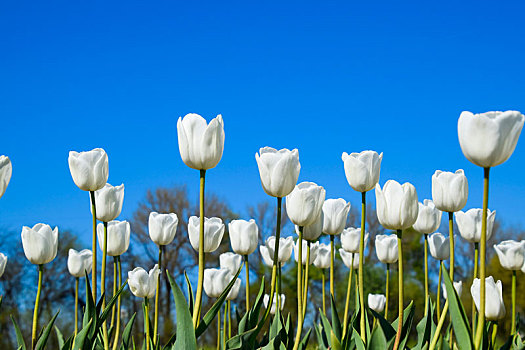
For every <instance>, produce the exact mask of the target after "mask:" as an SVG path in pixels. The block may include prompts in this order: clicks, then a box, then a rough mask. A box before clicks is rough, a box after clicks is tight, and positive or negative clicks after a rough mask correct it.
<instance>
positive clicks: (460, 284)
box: [441, 281, 463, 299]
mask: <svg viewBox="0 0 525 350" xmlns="http://www.w3.org/2000/svg"><path fill="white" fill-rule="evenodd" d="M453 285H454V289H455V290H456V293H458V296H459V297H461V292H463V282H461V281H458V282H454V283H453ZM441 288H443V298H445V299H447V287H446V286H445V283H442V284H441Z"/></svg>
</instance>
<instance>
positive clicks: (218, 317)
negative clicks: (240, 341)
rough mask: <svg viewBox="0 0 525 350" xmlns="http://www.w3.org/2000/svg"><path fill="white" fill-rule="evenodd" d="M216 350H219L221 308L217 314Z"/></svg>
mask: <svg viewBox="0 0 525 350" xmlns="http://www.w3.org/2000/svg"><path fill="white" fill-rule="evenodd" d="M217 350H221V308H219V312H218V313H217Z"/></svg>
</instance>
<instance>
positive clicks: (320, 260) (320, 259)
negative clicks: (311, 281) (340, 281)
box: [314, 243, 332, 314]
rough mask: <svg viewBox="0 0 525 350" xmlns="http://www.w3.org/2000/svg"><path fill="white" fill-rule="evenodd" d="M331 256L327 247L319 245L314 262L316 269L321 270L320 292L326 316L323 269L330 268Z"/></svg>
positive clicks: (322, 244)
mask: <svg viewBox="0 0 525 350" xmlns="http://www.w3.org/2000/svg"><path fill="white" fill-rule="evenodd" d="M331 258H332V256H331V248H330V246H329V245H327V244H324V243H319V247H318V248H317V256H316V258H315V260H314V266H315V267H317V268H318V269H321V272H322V274H321V281H322V287H321V288H322V291H323V313H324V314H326V303H325V283H326V281H325V280H326V276H325V269H327V268H329V267H330V263H331V261H332V259H331Z"/></svg>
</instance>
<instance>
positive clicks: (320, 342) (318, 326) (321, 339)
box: [314, 310, 329, 350]
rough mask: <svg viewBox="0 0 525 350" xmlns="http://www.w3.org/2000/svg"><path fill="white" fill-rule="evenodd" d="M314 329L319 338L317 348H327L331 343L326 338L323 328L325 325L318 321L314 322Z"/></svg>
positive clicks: (323, 349)
mask: <svg viewBox="0 0 525 350" xmlns="http://www.w3.org/2000/svg"><path fill="white" fill-rule="evenodd" d="M319 311H320V310H319ZM314 329H315V335H316V338H317V348H318V349H321V350H327V349H328V346H329V345H328V339H326V336H325V332H324V330H323V326H322V325H321V324H317V323H316V324H314Z"/></svg>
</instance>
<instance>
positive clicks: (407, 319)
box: [392, 300, 415, 349]
mask: <svg viewBox="0 0 525 350" xmlns="http://www.w3.org/2000/svg"><path fill="white" fill-rule="evenodd" d="M414 312H415V309H414V301H413V300H412V301H410V304H408V306H407V307H406V308H405V310H404V311H403V326H402V328H401V340H400V341H399V349H404V348H405V344H406V342H407V340H408V336H409V335H410V330H411V328H412V321H413V320H414ZM398 324H399V318H397V319H396V320H395V321H394V322H392V327H394V329H397V326H398Z"/></svg>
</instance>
